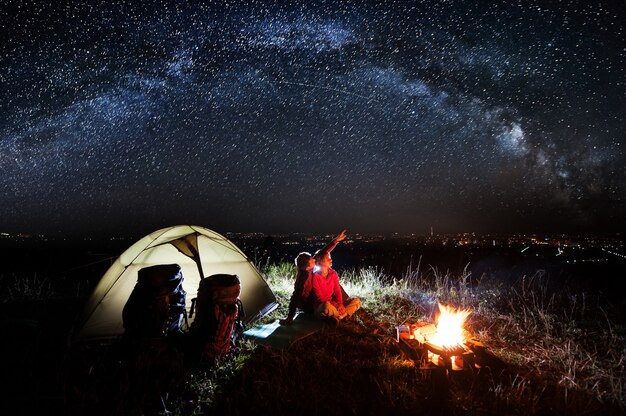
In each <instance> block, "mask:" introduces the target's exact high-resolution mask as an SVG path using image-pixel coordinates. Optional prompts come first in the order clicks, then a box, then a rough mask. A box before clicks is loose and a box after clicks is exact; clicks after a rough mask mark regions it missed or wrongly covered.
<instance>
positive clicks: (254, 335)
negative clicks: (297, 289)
mask: <svg viewBox="0 0 626 416" xmlns="http://www.w3.org/2000/svg"><path fill="white" fill-rule="evenodd" d="M323 326H324V322H322V321H320V320H319V319H316V318H315V317H314V316H313V314H309V313H299V314H298V315H296V317H295V319H294V320H293V322H292V323H291V325H281V324H280V323H278V319H277V320H276V321H274V322H272V323H271V324H265V325H257V326H255V327H252V328H250V329H248V330H247V331H245V332H244V335H245V336H246V337H247V338H250V339H254V341H255V342H257V343H258V344H262V345H268V346H270V347H273V348H277V349H284V348H287V347H289V346H290V345H291V344H292V343H293V342H295V341H297V340H299V339H301V338H304V337H307V336H309V335H311V334H313V333H315V332H316V331H317V330H319V329H321V328H322V327H323Z"/></svg>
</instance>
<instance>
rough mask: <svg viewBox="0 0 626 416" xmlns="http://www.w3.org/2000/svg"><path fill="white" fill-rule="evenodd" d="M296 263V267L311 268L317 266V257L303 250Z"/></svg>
mask: <svg viewBox="0 0 626 416" xmlns="http://www.w3.org/2000/svg"><path fill="white" fill-rule="evenodd" d="M295 263H296V267H297V268H298V269H300V270H311V269H312V268H313V267H314V266H315V259H314V258H313V256H311V253H307V252H306V251H303V252H302V253H300V254H298V256H297V257H296V260H295Z"/></svg>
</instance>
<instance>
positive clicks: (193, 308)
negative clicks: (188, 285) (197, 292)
mask: <svg viewBox="0 0 626 416" xmlns="http://www.w3.org/2000/svg"><path fill="white" fill-rule="evenodd" d="M197 299H198V298H197V297H196V298H193V299H191V309H190V310H189V319H191V318H193V313H194V311H195V310H196V300H197ZM185 323H187V310H185ZM188 326H189V325H188Z"/></svg>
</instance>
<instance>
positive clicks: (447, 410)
mask: <svg viewBox="0 0 626 416" xmlns="http://www.w3.org/2000/svg"><path fill="white" fill-rule="evenodd" d="M262 272H263V274H264V275H265V277H266V279H267V281H268V283H269V285H270V287H271V288H272V290H273V291H274V293H275V294H276V296H277V298H278V300H279V302H280V304H281V306H280V307H279V308H278V309H277V310H276V311H274V312H273V313H272V314H270V315H269V316H267V317H265V318H264V320H263V322H272V321H274V320H275V319H278V318H281V317H284V316H285V315H286V313H287V311H286V307H287V305H288V302H289V297H290V295H291V291H292V289H293V279H294V270H293V267H292V266H291V265H290V264H278V265H270V264H268V265H265V266H264V267H263V268H262ZM340 280H341V281H342V284H343V285H344V287H345V289H346V291H347V292H348V293H349V294H350V295H352V296H358V297H360V298H361V300H362V309H361V310H360V311H358V312H357V314H356V315H355V316H354V317H353V318H352V319H350V320H348V321H344V322H341V323H339V325H338V326H336V327H333V326H329V327H325V328H324V329H323V330H321V331H319V332H317V333H315V334H313V335H311V336H309V337H307V338H305V339H303V340H299V341H296V342H295V343H294V344H292V345H291V347H289V348H288V349H286V350H275V349H272V348H269V347H265V346H259V345H256V344H255V343H254V342H252V341H244V342H243V343H242V344H241V345H240V347H239V354H238V355H236V356H235V357H232V358H231V359H226V360H222V361H221V362H219V363H217V364H216V365H215V366H213V367H212V368H200V369H199V368H197V367H196V368H195V369H194V370H193V371H190V370H187V369H188V368H190V367H188V366H185V365H184V362H183V365H182V366H180V365H179V366H175V365H168V366H166V367H163V365H162V364H161V363H160V361H159V362H157V361H158V360H155V361H154V362H155V365H156V366H157V369H159V374H160V376H159V377H161V378H160V379H159V384H158V385H156V386H157V387H158V388H156V389H154V390H153V391H151V392H150V394H144V395H143V396H140V397H141V398H140V399H139V400H137V399H135V397H136V389H137V386H135V385H134V383H133V382H132V380H133V377H135V378H136V377H138V376H140V375H141V374H139V373H137V374H135V373H134V371H135V370H133V369H132V368H128V369H126V370H125V369H124V368H123V366H122V367H119V366H118V367H117V368H116V367H115V365H117V364H115V363H118V362H120V361H119V360H118V359H117V358H115V357H116V355H115V354H112V357H113V359H112V360H108V361H107V360H106V359H103V358H102V356H100V359H99V360H100V361H99V363H100V364H99V365H100V367H101V372H103V373H106V374H108V375H109V378H108V379H104V380H108V381H105V382H103V381H101V379H100V378H98V377H91V378H89V377H87V379H86V380H85V382H84V383H83V384H80V386H86V385H89V383H93V385H92V386H91V387H90V388H89V389H84V391H79V392H78V393H81V394H83V396H85V394H84V393H87V397H84V401H83V402H82V406H78V407H76V409H77V410H78V412H77V414H79V413H81V412H82V411H83V410H86V409H89V410H93V409H94V405H93V403H96V404H95V409H96V410H101V409H98V405H97V403H98V400H102V397H100V398H99V399H98V398H96V401H95V402H94V401H93V400H94V398H91V397H89V394H94V393H96V395H97V392H98V391H99V390H98V389H101V387H98V386H102V385H103V383H104V385H106V386H109V387H108V388H105V389H104V390H102V391H105V392H109V393H110V394H111V395H110V396H108V397H106V400H107V401H108V402H111V401H115V400H117V399H119V400H120V403H121V404H118V405H117V407H115V409H117V410H120V409H121V410H124V411H125V412H130V413H133V412H138V413H144V414H150V413H161V414H175V415H190V414H196V415H199V414H221V413H224V414H226V413H227V414H274V415H277V414H290V415H291V414H419V413H425V414H461V415H464V414H468V415H469V414H484V415H496V414H497V415H500V414H524V415H526V414H546V413H549V414H555V413H557V414H561V413H565V414H580V415H582V414H621V413H623V412H624V411H626V398H625V397H624V379H625V377H624V376H625V374H624V364H625V363H626V349H625V345H626V342H625V341H626V333H625V331H624V325H623V322H621V321H620V320H619V319H615V318H614V317H612V314H611V313H610V312H609V310H610V309H609V308H608V307H607V305H605V304H603V303H601V299H600V298H597V297H592V296H589V295H587V294H584V293H576V292H573V291H569V290H567V288H564V287H560V288H559V290H553V289H551V286H550V281H549V276H547V275H546V274H545V273H544V272H542V271H539V272H537V273H536V274H535V275H533V276H523V277H521V278H520V279H519V280H518V281H517V282H515V283H514V284H509V285H505V284H503V283H502V282H497V281H494V280H491V279H489V277H488V276H480V278H474V277H473V276H471V275H470V274H469V273H468V272H467V271H465V272H463V273H461V274H460V275H459V276H454V275H451V274H450V273H447V272H446V273H442V272H440V271H438V270H436V269H433V268H430V269H427V270H425V271H420V270H419V269H417V270H411V269H409V270H407V272H406V275H405V276H404V278H402V279H393V278H391V277H389V276H386V275H385V274H384V273H383V272H381V271H380V270H377V269H362V270H353V271H348V272H344V273H342V275H341V276H340ZM438 301H441V302H443V303H449V304H452V305H455V306H463V307H469V308H471V309H472V311H473V312H472V314H471V315H470V317H469V320H468V323H467V327H468V330H470V332H472V333H473V334H474V335H475V336H476V337H477V338H479V339H481V340H482V341H484V342H485V343H487V344H488V345H489V346H490V348H491V350H492V351H494V352H495V353H496V354H497V355H499V356H500V357H501V358H502V359H503V360H504V361H505V362H507V364H508V367H507V369H506V370H504V371H498V372H492V371H490V370H489V369H483V370H480V371H474V372H460V373H454V372H451V373H450V374H449V375H446V374H444V372H441V371H440V370H423V369H420V368H418V367H416V366H415V365H414V364H413V362H411V361H407V360H404V359H403V358H402V357H401V355H400V352H399V349H398V346H397V344H396V342H395V340H394V336H395V326H396V325H399V324H402V323H405V322H415V321H417V320H432V319H433V314H434V312H435V310H436V304H437V302H438ZM160 354H161V353H160ZM168 354H169V353H168ZM158 357H160V356H158ZM158 357H157V358H158ZM175 358H176V360H179V359H180V357H179V356H175ZM176 360H175V361H176ZM111 363H113V364H112V365H113V367H111ZM176 363H180V361H176ZM91 365H92V367H93V364H91ZM181 367H182V369H181ZM111 368H113V371H112V370H111ZM164 372H165V373H167V374H169V375H168V376H167V377H165V378H164V377H163V374H165V373H164ZM120 374H121V375H122V376H123V377H122V378H121V379H120ZM131 376H132V377H131ZM110 386H115V389H114V390H113V391H111V389H110ZM79 390H80V388H79ZM144 393H145V392H144ZM129 398H132V400H131V404H132V407H131V408H130V411H129V410H128V409H129V407H128V406H127V404H128V403H129ZM120 406H121V407H120ZM96 413H97V411H96Z"/></svg>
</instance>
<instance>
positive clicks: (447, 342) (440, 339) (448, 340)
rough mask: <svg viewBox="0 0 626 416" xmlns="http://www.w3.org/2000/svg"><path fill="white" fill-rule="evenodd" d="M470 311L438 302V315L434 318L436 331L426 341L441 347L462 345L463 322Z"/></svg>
mask: <svg viewBox="0 0 626 416" xmlns="http://www.w3.org/2000/svg"><path fill="white" fill-rule="evenodd" d="M470 313H472V312H471V311H470V310H469V309H461V308H459V309H455V308H453V307H451V306H447V305H442V304H441V303H440V304H439V316H437V317H436V318H435V322H436V325H437V332H435V333H434V334H433V335H432V336H430V337H429V338H428V341H429V342H431V343H433V344H435V345H438V346H440V347H442V348H454V347H456V346H459V345H463V343H464V341H465V337H464V335H463V332H464V331H463V324H464V323H465V319H466V318H467V317H468V316H469V314H470Z"/></svg>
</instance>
